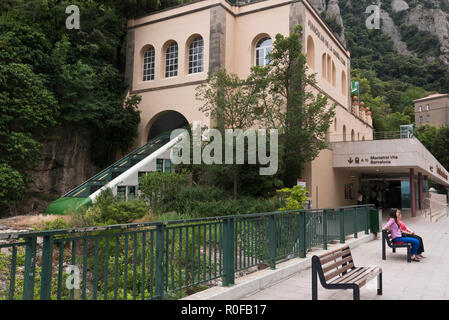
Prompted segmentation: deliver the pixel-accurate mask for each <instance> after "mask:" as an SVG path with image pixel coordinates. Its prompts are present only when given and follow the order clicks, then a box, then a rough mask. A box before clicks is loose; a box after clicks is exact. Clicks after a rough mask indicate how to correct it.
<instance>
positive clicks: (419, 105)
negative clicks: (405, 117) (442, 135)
mask: <svg viewBox="0 0 449 320" xmlns="http://www.w3.org/2000/svg"><path fill="white" fill-rule="evenodd" d="M413 103H414V105H415V123H416V126H417V127H422V126H424V125H426V124H428V125H431V126H436V127H440V126H447V125H449V94H440V93H436V94H431V95H429V96H427V97H424V98H421V99H417V100H414V101H413Z"/></svg>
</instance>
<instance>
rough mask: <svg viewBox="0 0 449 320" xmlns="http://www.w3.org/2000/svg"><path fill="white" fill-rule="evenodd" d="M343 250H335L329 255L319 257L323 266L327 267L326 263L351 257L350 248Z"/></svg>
mask: <svg viewBox="0 0 449 320" xmlns="http://www.w3.org/2000/svg"><path fill="white" fill-rule="evenodd" d="M342 249H344V250H342ZM342 249H340V250H335V251H333V252H331V253H329V254H326V255H321V256H319V258H320V263H321V265H325V264H326V263H328V262H330V261H332V260H337V259H338V258H340V257H341V256H345V255H351V250H349V247H344V248H342Z"/></svg>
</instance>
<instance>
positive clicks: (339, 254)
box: [314, 246, 355, 282]
mask: <svg viewBox="0 0 449 320" xmlns="http://www.w3.org/2000/svg"><path fill="white" fill-rule="evenodd" d="M315 257H316V258H315ZM315 257H314V258H315V259H314V260H315V261H316V262H319V266H318V265H317V266H316V267H320V269H321V271H322V273H323V275H324V280H325V281H326V282H327V281H329V280H331V279H333V278H335V277H337V276H340V275H342V274H345V273H346V272H348V271H349V270H350V269H353V268H355V266H354V261H353V260H352V255H351V250H350V249H349V246H344V247H342V248H339V249H336V250H333V251H330V252H326V253H324V254H321V255H319V256H315Z"/></svg>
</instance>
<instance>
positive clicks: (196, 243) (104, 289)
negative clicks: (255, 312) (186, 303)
mask: <svg viewBox="0 0 449 320" xmlns="http://www.w3.org/2000/svg"><path fill="white" fill-rule="evenodd" d="M373 214H374V215H376V216H377V210H376V209H374V207H373V206H372V205H365V206H350V207H340V208H331V209H315V210H300V211H285V212H270V213H260V214H249V215H237V216H225V217H213V218H203V219H191V220H186V221H167V222H155V223H140V224H126V225H113V226H104V227H103V226H102V227H92V228H82V229H67V230H52V231H42V232H24V233H13V234H3V235H0V299H11V300H12V299H26V300H28V299H42V300H47V299H57V300H59V299H64V300H79V299H82V300H88V299H104V300H109V299H162V298H164V297H167V296H168V297H170V296H172V297H173V295H174V294H175V293H176V292H178V291H179V290H181V289H186V288H189V287H194V286H197V285H199V284H204V283H206V282H209V281H211V280H214V279H218V278H221V279H222V283H223V285H224V286H229V285H232V284H234V277H235V272H237V271H242V270H246V269H249V268H251V267H255V266H260V265H262V264H266V265H268V266H270V267H271V268H272V269H274V268H275V267H276V263H279V262H281V261H284V260H286V259H290V258H292V257H305V256H306V253H307V251H309V250H310V249H311V248H312V247H317V246H322V247H323V248H324V249H327V244H328V243H329V242H330V241H335V240H336V241H340V242H342V243H344V241H345V238H346V236H348V235H350V234H353V235H354V236H355V237H357V233H358V232H361V231H365V233H368V232H369V230H371V231H373V221H376V219H373ZM377 228H378V227H377ZM374 229H376V227H374ZM374 231H378V230H374ZM1 286H3V287H1Z"/></svg>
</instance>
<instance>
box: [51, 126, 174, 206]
mask: <svg viewBox="0 0 449 320" xmlns="http://www.w3.org/2000/svg"><path fill="white" fill-rule="evenodd" d="M168 142H170V132H166V133H163V134H161V135H159V136H157V137H156V138H154V139H152V140H150V141H149V142H148V143H147V144H146V145H144V146H142V147H140V148H138V149H137V150H135V151H134V152H132V153H130V154H128V155H127V156H125V157H123V158H122V159H120V160H118V161H117V162H115V163H113V164H112V165H110V166H109V167H107V168H106V169H104V170H102V171H101V172H99V173H98V174H96V175H95V176H93V177H92V178H90V179H89V180H87V181H85V182H84V183H82V184H81V185H79V186H78V187H76V188H74V189H73V190H71V191H69V192H67V193H66V194H64V195H63V196H62V197H61V198H59V199H57V200H55V201H53V202H52V203H50V205H49V206H48V207H47V210H46V211H45V213H46V214H61V215H63V214H69V213H71V212H73V211H74V210H77V209H78V208H81V207H88V206H90V205H91V204H92V202H93V201H92V194H94V193H95V192H96V191H97V190H99V189H100V188H102V187H103V186H105V185H106V184H108V183H109V182H111V181H112V180H114V179H115V178H117V177H119V176H120V175H122V174H123V173H125V172H126V171H128V170H129V169H131V168H133V167H134V166H136V165H137V164H138V163H139V162H141V161H142V160H143V159H145V158H147V157H148V156H150V155H151V154H153V153H154V152H156V151H157V150H159V149H160V148H162V147H163V146H165V145H166V144H168ZM137 174H138V172H137V173H136V175H137Z"/></svg>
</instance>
